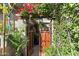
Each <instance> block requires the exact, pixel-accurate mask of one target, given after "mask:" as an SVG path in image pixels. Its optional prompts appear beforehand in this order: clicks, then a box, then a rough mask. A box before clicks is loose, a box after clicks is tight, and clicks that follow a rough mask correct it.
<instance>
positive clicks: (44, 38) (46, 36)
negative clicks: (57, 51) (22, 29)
mask: <svg viewBox="0 0 79 59" xmlns="http://www.w3.org/2000/svg"><path fill="white" fill-rule="evenodd" d="M50 39H51V37H50V32H49V31H41V34H40V41H39V42H40V51H39V52H40V55H41V56H44V55H45V49H46V48H48V47H49V46H50V44H51V43H50V42H51V41H50Z"/></svg>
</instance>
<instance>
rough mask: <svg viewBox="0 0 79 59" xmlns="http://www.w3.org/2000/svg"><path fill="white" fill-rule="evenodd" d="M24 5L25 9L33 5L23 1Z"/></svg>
mask: <svg viewBox="0 0 79 59" xmlns="http://www.w3.org/2000/svg"><path fill="white" fill-rule="evenodd" d="M24 6H25V7H26V8H27V9H29V10H30V9H33V6H32V4H28V3H24Z"/></svg>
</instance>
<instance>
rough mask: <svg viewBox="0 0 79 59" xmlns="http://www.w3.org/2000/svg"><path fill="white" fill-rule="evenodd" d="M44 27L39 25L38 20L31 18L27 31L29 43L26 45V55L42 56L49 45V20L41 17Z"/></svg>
mask: <svg viewBox="0 0 79 59" xmlns="http://www.w3.org/2000/svg"><path fill="white" fill-rule="evenodd" d="M41 20H42V23H43V24H44V26H45V27H41V28H40V27H39V22H41V21H40V19H39V20H32V24H31V25H30V27H29V28H30V31H29V43H28V47H27V55H28V56H43V55H45V49H46V48H48V47H50V45H51V28H50V26H51V25H50V20H48V19H47V18H43V19H41Z"/></svg>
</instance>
